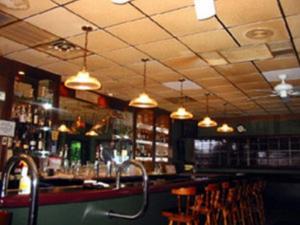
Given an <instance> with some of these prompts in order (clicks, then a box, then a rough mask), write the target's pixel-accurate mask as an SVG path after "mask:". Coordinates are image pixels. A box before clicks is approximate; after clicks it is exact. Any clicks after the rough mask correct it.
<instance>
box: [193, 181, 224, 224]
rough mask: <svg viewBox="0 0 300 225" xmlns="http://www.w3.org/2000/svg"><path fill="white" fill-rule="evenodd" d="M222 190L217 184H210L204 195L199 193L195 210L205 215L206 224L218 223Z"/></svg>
mask: <svg viewBox="0 0 300 225" xmlns="http://www.w3.org/2000/svg"><path fill="white" fill-rule="evenodd" d="M219 200H220V190H219V188H218V185H217V184H208V185H207V186H206V187H205V192H204V194H202V195H197V196H196V200H195V206H194V208H193V210H194V211H195V212H196V214H199V215H204V216H205V225H217V214H218V207H219Z"/></svg>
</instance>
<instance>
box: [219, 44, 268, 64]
mask: <svg viewBox="0 0 300 225" xmlns="http://www.w3.org/2000/svg"><path fill="white" fill-rule="evenodd" d="M221 53H222V55H223V56H225V58H226V59H227V60H228V61H229V62H231V63H239V62H247V61H254V60H263V59H270V58H273V55H272V53H271V52H270V50H269V48H268V47H267V46H266V45H264V44H262V45H248V46H244V47H239V48H231V49H227V50H223V51H221Z"/></svg>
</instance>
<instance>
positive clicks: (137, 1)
mask: <svg viewBox="0 0 300 225" xmlns="http://www.w3.org/2000/svg"><path fill="white" fill-rule="evenodd" d="M168 1H169V0H168ZM185 1H186V0H185ZM229 1H233V0H229ZM239 1H241V0H239ZM256 1H257V0H256ZM274 1H275V0H265V2H269V3H271V5H270V8H269V9H268V13H267V18H265V19H264V20H269V19H276V18H278V17H277V16H276V15H277V13H278V12H277V10H275V13H274V12H271V11H273V10H271V9H272V7H274ZM290 1H292V0H290ZM56 2H57V3H65V2H66V1H56ZM142 2H145V0H135V1H133V2H132V3H130V4H129V5H128V6H134V7H133V8H136V7H139V6H141V7H142V6H143V4H142ZM182 2H183V1H182V0H177V1H176V3H174V4H183V5H180V6H178V7H175V8H172V7H171V9H170V8H168V9H166V10H162V11H159V12H156V13H153V12H152V13H148V14H147V13H145V14H146V16H148V17H149V16H152V18H159V17H160V16H162V15H164V14H169V13H170V14H171V13H174V14H176V13H178V12H181V11H188V10H190V12H191V11H192V10H191V9H192V7H191V5H192V4H193V3H192V1H191V0H190V1H186V2H189V3H187V4H186V3H182ZM248 2H249V1H248ZM216 3H217V11H218V7H219V6H218V4H222V1H217V2H216ZM161 4H165V3H161ZM167 4H168V3H166V5H167ZM185 4H186V5H185ZM229 4H230V3H229ZM238 4H240V3H238ZM241 4H248V3H246V1H245V3H241ZM259 4H264V3H259ZM64 6H66V7H67V6H68V4H67V5H64ZM119 7H122V6H119ZM70 8H71V7H70ZM141 10H143V9H141ZM148 10H150V11H151V7H150V8H148ZM146 11H147V10H146ZM150 11H149V12H150ZM297 13H298V12H297ZM154 14H155V15H154ZM294 14H295V13H293V14H292V15H294ZM75 15H76V14H75ZM222 15H224V14H223V12H221V11H220V18H221V17H222ZM218 16H219V13H218ZM265 16H266V15H264V17H265ZM245 18H246V20H249V21H248V22H247V23H248V24H249V23H253V22H258V21H252V19H253V18H254V17H253V16H248V15H246V16H245ZM81 19H83V20H85V21H87V23H90V22H91V21H89V20H88V19H85V18H82V17H81ZM155 21H156V23H158V21H159V20H155ZM222 21H223V20H222ZM223 22H224V21H223ZM247 23H244V24H247ZM242 24H243V23H242ZM93 25H94V24H93ZM159 25H160V26H162V27H163V28H164V29H165V30H168V27H167V26H164V25H163V23H161V24H159ZM237 26H238V25H237ZM97 28H100V27H97ZM103 31H104V32H106V33H108V34H110V32H108V31H107V30H105V29H104V30H103ZM168 31H169V32H170V33H171V32H172V30H171V31H170V30H168ZM172 34H173V33H172ZM118 39H119V40H120V41H123V42H124V40H122V38H120V37H118ZM171 40H174V41H179V42H178V43H180V44H182V42H181V41H180V40H178V39H177V38H176V36H175V35H174V36H171ZM124 43H125V46H124V48H126V47H127V48H133V49H136V50H137V51H139V50H138V49H137V48H136V47H135V46H133V45H132V44H129V43H127V42H126V41H125V42H124ZM154 45H155V44H154ZM218 50H219V49H218ZM116 51H117V50H116ZM186 51H187V52H190V54H192V55H193V54H194V55H195V57H197V58H199V59H200V60H202V58H201V57H200V55H199V53H197V52H194V51H193V50H192V49H189V48H187V49H186ZM108 52H109V51H108ZM139 52H141V53H142V54H144V55H146V56H148V57H150V58H152V59H153V60H156V61H157V62H158V63H159V64H161V65H163V66H165V67H167V68H169V69H170V70H171V71H173V72H175V73H176V74H177V76H184V77H187V76H186V74H185V73H184V72H182V71H181V70H180V68H175V67H176V65H172V64H171V63H170V59H172V58H176V57H177V56H175V57H173V55H172V54H170V55H168V57H166V58H163V59H161V58H160V55H159V53H157V54H152V55H151V54H149V51H146V52H143V51H139ZM98 54H99V55H101V54H100V53H98ZM103 55H104V57H105V58H106V56H105V54H104V53H103ZM150 55H151V56H150ZM179 57H180V56H179ZM113 58H114V57H113V56H112V57H108V60H111V61H112V62H114V61H113ZM106 59H107V58H106ZM78 60H79V59H78ZM116 61H118V60H116ZM171 62H172V61H171ZM114 63H118V62H114ZM127 63H128V62H125V63H123V62H122V63H121V65H122V66H124V67H125V68H129V69H130V70H132V68H131V67H130V66H129V67H127V66H128V65H127ZM76 64H77V63H76ZM125 64H126V65H125ZM257 64H260V65H262V61H258V62H257ZM290 64H293V62H292V61H291V62H290ZM258 67H259V70H260V69H261V67H260V66H258ZM187 68H189V67H187ZM187 68H185V69H187ZM210 68H212V69H213V70H216V71H217V73H218V74H219V76H222V77H224V78H225V79H226V81H227V82H226V83H232V84H235V82H232V81H231V80H230V79H228V77H226V76H225V75H224V74H222V73H220V72H219V71H218V69H217V68H216V67H210ZM137 70H138V69H137ZM135 72H137V71H135ZM138 74H141V70H138ZM162 74H163V73H162ZM166 79H168V78H166ZM205 82H207V81H205ZM198 83H199V84H200V85H201V82H200V81H199V80H198ZM219 85H220V84H219ZM153 87H155V85H154V86H153ZM219 87H221V85H220V86H219ZM223 87H224V90H225V89H226V91H224V93H223V94H224V96H225V95H226V94H228V93H230V89H231V88H230V86H229V85H225V86H224V85H223ZM211 89H212V90H214V89H215V91H216V90H218V86H211ZM227 89H228V90H227ZM236 90H237V91H240V92H241V94H242V96H247V95H245V94H244V93H243V92H242V91H241V90H240V89H239V88H238V87H236ZM227 91H228V92H227ZM217 92H218V91H217ZM217 92H216V95H220V96H219V98H220V99H224V98H223V96H221V94H220V93H217ZM225 92H226V93H225ZM227 99H228V101H230V95H229V94H228V95H227ZM234 104H236V103H234Z"/></svg>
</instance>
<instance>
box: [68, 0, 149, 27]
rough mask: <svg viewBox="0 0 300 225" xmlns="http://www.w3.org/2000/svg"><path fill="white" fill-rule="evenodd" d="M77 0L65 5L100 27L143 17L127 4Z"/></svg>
mask: <svg viewBox="0 0 300 225" xmlns="http://www.w3.org/2000/svg"><path fill="white" fill-rule="evenodd" d="M99 3H100V2H99V1H95V0H79V1H75V2H73V3H71V4H68V5H66V7H67V8H68V9H70V10H72V11H73V12H75V13H76V14H78V15H80V16H82V17H84V18H86V19H88V20H89V21H91V22H93V23H95V24H97V25H98V26H100V27H107V26H111V25H114V24H120V23H124V22H128V21H131V20H135V19H138V18H142V17H144V15H143V14H142V13H140V12H139V11H138V10H137V9H135V8H133V7H132V6H130V5H129V4H124V5H122V6H120V5H117V4H113V3H112V1H110V0H108V1H101V5H100V4H99Z"/></svg>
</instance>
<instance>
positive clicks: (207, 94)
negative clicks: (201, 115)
mask: <svg viewBox="0 0 300 225" xmlns="http://www.w3.org/2000/svg"><path fill="white" fill-rule="evenodd" d="M208 96H209V93H206V115H207V116H208V113H209V112H208Z"/></svg>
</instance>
